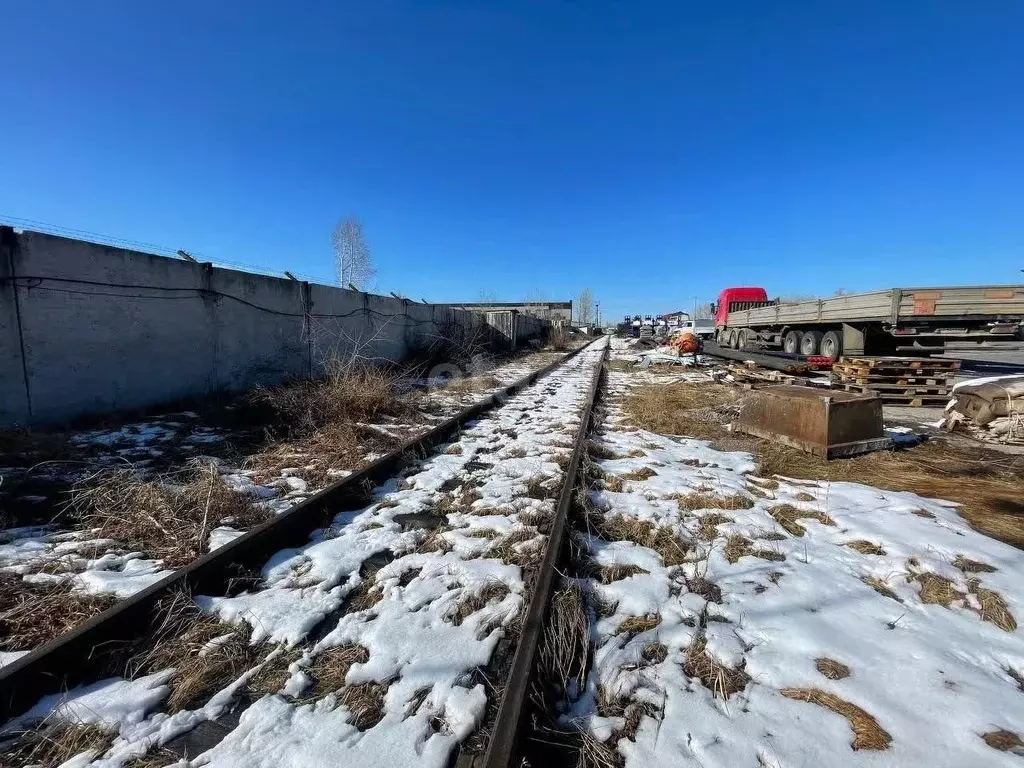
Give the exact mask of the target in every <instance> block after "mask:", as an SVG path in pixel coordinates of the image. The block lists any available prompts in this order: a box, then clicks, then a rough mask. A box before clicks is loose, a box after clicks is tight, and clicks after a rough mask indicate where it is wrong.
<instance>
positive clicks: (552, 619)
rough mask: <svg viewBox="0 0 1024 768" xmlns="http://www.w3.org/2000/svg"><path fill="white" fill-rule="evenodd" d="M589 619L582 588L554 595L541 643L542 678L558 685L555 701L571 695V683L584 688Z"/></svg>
mask: <svg viewBox="0 0 1024 768" xmlns="http://www.w3.org/2000/svg"><path fill="white" fill-rule="evenodd" d="M589 647H590V622H589V620H588V617H587V604H586V599H585V597H584V594H583V592H582V590H580V589H579V587H575V586H569V587H563V588H561V589H558V590H556V591H555V593H554V594H553V595H552V596H551V608H550V613H549V617H548V621H547V623H546V624H545V625H544V637H543V641H542V643H541V646H540V650H539V654H540V665H541V669H542V670H543V679H544V680H545V681H546V682H547V683H551V682H552V681H553V682H555V683H557V685H556V686H555V700H562V699H563V698H564V697H567V696H568V695H569V689H570V683H574V684H575V685H574V686H573V687H575V688H576V689H577V690H582V688H583V684H584V682H585V681H586V675H587V669H586V667H587V652H588V650H589Z"/></svg>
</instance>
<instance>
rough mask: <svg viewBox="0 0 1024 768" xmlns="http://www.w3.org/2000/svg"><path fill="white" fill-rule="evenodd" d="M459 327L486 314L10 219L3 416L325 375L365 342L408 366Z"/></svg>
mask: <svg viewBox="0 0 1024 768" xmlns="http://www.w3.org/2000/svg"><path fill="white" fill-rule="evenodd" d="M520 323H521V324H520V325H519V326H517V335H518V336H519V337H520V338H521V339H525V338H529V337H530V336H532V335H536V334H537V332H538V330H537V329H538V328H539V327H540V326H542V325H544V323H543V322H542V321H541V320H539V319H537V318H530V319H529V321H528V322H526V323H525V324H523V320H522V319H521V318H520ZM454 327H459V328H462V329H465V330H466V331H472V330H474V329H479V328H481V327H486V318H485V317H484V316H483V315H482V314H481V313H478V312H473V311H469V310H465V309H455V308H452V307H450V306H446V305H439V304H423V303H417V302H410V301H408V300H404V299H396V298H393V297H388V296H377V295H374V294H367V293H361V292H358V291H351V290H346V289H342V288H335V287H332V286H326V285H318V284H312V283H303V282H299V281H295V280H286V279H282V278H276V277H268V276H265V275H256V274H250V273H247V272H240V271H236V270H230V269H220V268H217V267H213V266H211V265H209V264H197V263H194V262H189V261H184V260H181V261H179V260H177V259H173V258H167V257H165V256H156V255H153V254H148V253H142V252H139V251H132V250H127V249H124V248H118V247H112V246H107V245H101V244H97V243H90V242H85V241H82V240H74V239H70V238H65V237H58V236H54V235H49V234H44V233H40V232H30V231H26V232H15V231H14V230H12V229H11V228H10V227H0V360H2V365H0V425H2V426H11V425H16V424H47V423H59V422H64V421H69V420H72V419H75V418H77V417H80V416H85V415H90V414H100V413H105V412H112V411H117V410H125V409H137V408H148V407H153V406H156V405H160V404H164V403H169V402H172V401H175V400H181V399H185V398H190V397H197V396H203V395H208V394H212V393H214V392H217V391H221V390H238V389H244V388H247V387H252V386H254V385H257V384H274V383H279V382H281V381H285V380H287V379H289V378H297V377H307V376H317V375H319V374H322V373H323V371H324V366H325V363H326V362H327V361H328V360H330V359H331V358H332V357H334V356H339V355H348V354H351V353H352V351H353V350H357V351H358V352H359V353H360V354H362V355H363V356H364V357H367V358H369V359H376V360H388V361H394V362H399V361H401V360H403V359H404V358H406V357H407V356H408V355H409V354H410V351H412V350H414V349H416V348H417V347H418V346H421V345H423V344H424V343H426V342H429V341H430V340H431V339H437V338H438V337H439V336H440V335H442V334H445V333H447V332H450V331H451V329H452V328H454ZM524 328H530V329H531V330H530V332H528V333H525V334H524V333H523V329H524Z"/></svg>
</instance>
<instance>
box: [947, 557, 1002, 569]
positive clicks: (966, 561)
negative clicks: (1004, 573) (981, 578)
mask: <svg viewBox="0 0 1024 768" xmlns="http://www.w3.org/2000/svg"><path fill="white" fill-rule="evenodd" d="M953 565H954V567H956V568H959V569H960V570H961V571H963V572H964V573H995V571H996V569H995V568H993V567H992V566H991V565H989V564H988V563H983V562H981V561H980V560H971V559H970V558H968V557H964V556H963V555H957V556H956V559H955V560H953Z"/></svg>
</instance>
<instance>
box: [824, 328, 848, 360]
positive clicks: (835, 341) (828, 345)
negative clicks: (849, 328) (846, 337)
mask: <svg viewBox="0 0 1024 768" xmlns="http://www.w3.org/2000/svg"><path fill="white" fill-rule="evenodd" d="M820 349H821V354H823V355H825V356H826V357H831V358H832V359H833V360H838V359H839V356H840V355H841V354H843V337H842V336H840V335H839V334H838V333H837V332H836V331H829V332H828V333H826V334H825V335H824V336H822V337H821V346H820Z"/></svg>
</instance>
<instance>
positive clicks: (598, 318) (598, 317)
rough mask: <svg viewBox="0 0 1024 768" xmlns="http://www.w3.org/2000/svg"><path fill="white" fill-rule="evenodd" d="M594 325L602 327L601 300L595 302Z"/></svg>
mask: <svg viewBox="0 0 1024 768" xmlns="http://www.w3.org/2000/svg"><path fill="white" fill-rule="evenodd" d="M594 325H595V326H596V327H598V328H600V327H601V302H600V301H595V302H594Z"/></svg>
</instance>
